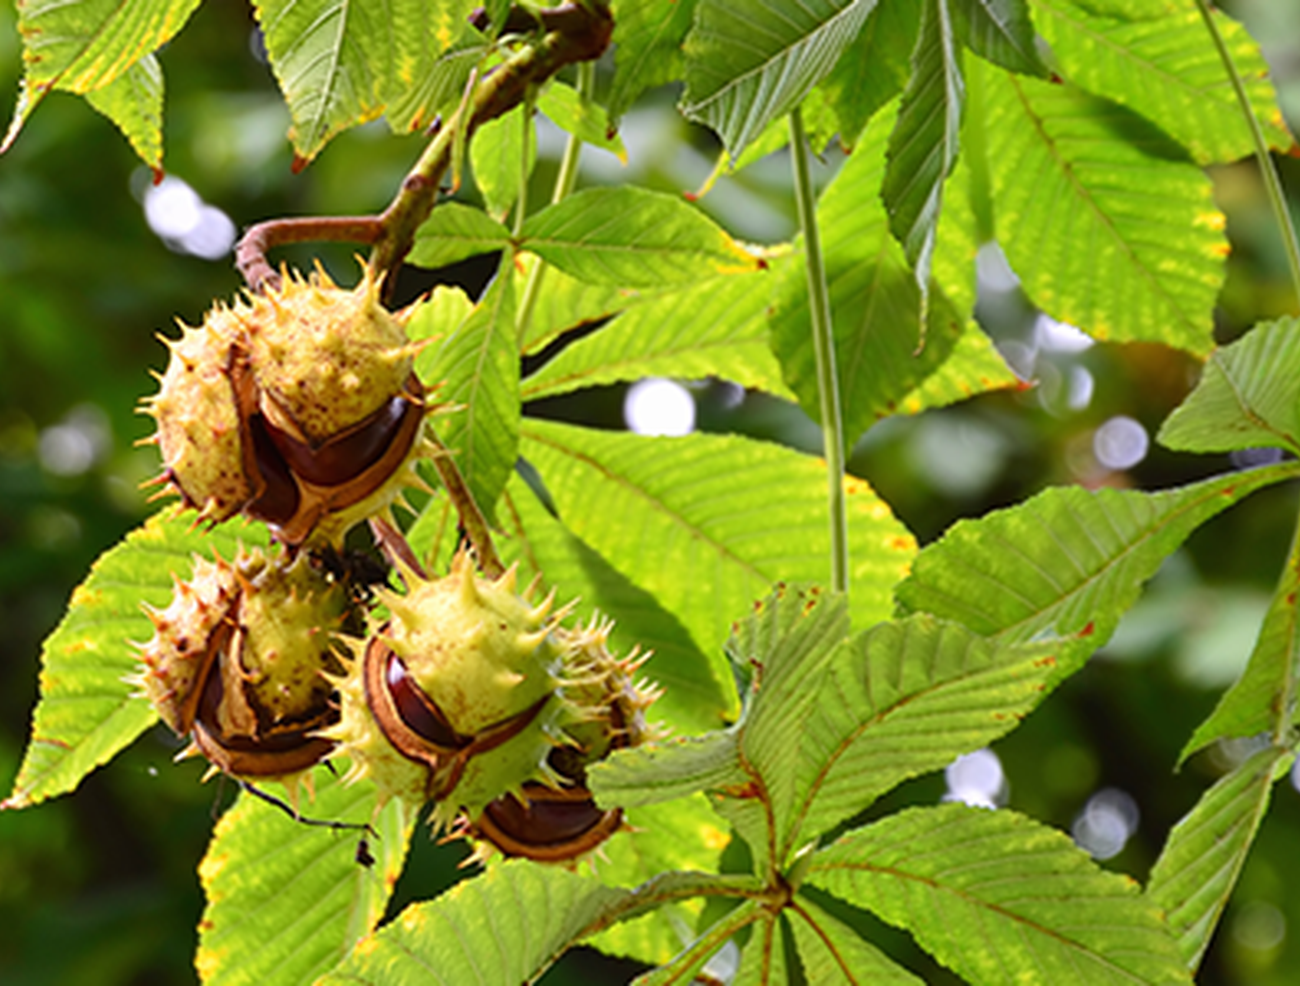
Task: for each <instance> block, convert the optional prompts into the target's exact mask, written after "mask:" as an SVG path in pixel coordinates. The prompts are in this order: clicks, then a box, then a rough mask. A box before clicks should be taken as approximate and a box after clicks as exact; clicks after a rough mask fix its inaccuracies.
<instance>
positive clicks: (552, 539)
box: [500, 475, 737, 734]
mask: <svg viewBox="0 0 1300 986" xmlns="http://www.w3.org/2000/svg"><path fill="white" fill-rule="evenodd" d="M506 497H507V499H506V502H505V504H504V505H503V508H502V510H501V511H500V517H501V521H502V524H503V526H504V527H505V529H506V531H507V532H508V533H509V535H510V537H509V538H508V539H505V540H503V541H502V543H501V545H500V548H501V551H502V556H503V558H504V559H505V560H506V561H507V562H512V561H517V562H518V563H519V564H520V567H521V576H522V581H523V582H524V583H525V584H526V583H527V582H528V581H529V580H530V579H531V578H532V577H533V576H535V575H540V576H541V577H542V580H543V586H544V587H546V588H550V587H554V588H555V589H556V590H557V592H558V596H557V599H558V602H559V603H561V604H563V603H565V602H568V601H570V600H574V599H576V600H579V601H580V602H579V608H578V614H579V615H580V616H582V617H584V618H586V619H592V618H594V617H595V616H596V615H597V614H601V615H604V616H615V617H616V618H617V619H616V622H615V624H614V629H613V631H612V632H611V634H610V647H611V649H612V650H613V651H614V652H615V653H617V654H620V655H626V654H630V653H631V652H632V651H633V649H635V648H639V649H640V650H641V652H642V653H646V652H649V653H650V654H652V655H653V656H652V657H651V658H650V660H649V661H647V662H646V664H644V665H643V666H642V668H641V671H640V672H639V675H644V676H645V677H646V678H649V679H650V680H652V681H654V682H655V683H656V684H657V685H659V686H660V687H661V688H662V689H663V690H664V694H663V696H662V697H661V698H660V699H659V700H658V701H657V702H655V704H654V705H652V706H651V707H650V708H649V709H648V710H647V717H648V718H649V720H650V721H651V722H655V723H662V724H664V725H665V726H667V727H668V728H670V729H671V730H673V731H674V732H675V733H679V734H681V733H695V732H700V731H702V730H707V729H716V728H717V727H719V726H721V725H722V724H723V723H724V722H725V721H726V720H727V719H728V718H732V717H734V716H735V714H736V711H737V700H736V695H735V686H734V685H733V683H732V681H731V678H730V677H729V676H728V677H725V678H720V677H719V676H718V669H717V668H716V667H714V666H713V664H711V663H710V662H709V660H708V659H707V658H706V657H705V656H704V655H703V654H701V653H700V650H699V648H698V647H697V646H696V645H695V642H694V641H693V640H692V639H691V635H690V634H689V633H687V632H686V629H685V627H683V626H682V625H681V623H679V622H678V621H677V619H676V618H675V617H674V616H673V615H672V614H671V613H669V612H666V611H665V610H664V608H663V607H662V606H661V605H659V603H658V602H657V601H656V600H655V598H654V597H653V596H652V595H650V594H649V593H647V592H646V591H645V590H644V589H640V588H638V587H637V586H636V585H634V584H633V583H632V582H630V581H629V580H628V579H627V577H626V576H625V575H623V574H622V573H620V572H619V571H618V570H617V569H616V568H614V567H613V566H612V565H611V564H610V563H609V562H608V561H606V560H605V559H604V558H602V557H601V556H600V555H599V554H597V553H596V552H595V551H593V550H592V549H591V548H590V547H588V546H587V545H586V544H584V543H583V542H582V541H581V540H579V539H578V538H577V537H575V536H574V535H573V534H571V533H570V532H569V531H568V530H566V529H565V527H564V526H563V525H562V524H560V523H559V522H558V521H557V520H556V519H555V518H554V517H552V516H551V515H550V514H549V513H547V512H546V510H545V508H544V507H543V506H542V505H541V503H539V502H538V500H537V497H536V496H535V495H534V494H533V492H532V491H531V490H529V489H528V487H527V485H526V484H525V483H524V482H523V481H522V480H520V479H519V477H518V476H517V475H516V476H512V477H511V479H510V482H509V484H508V485H507V487H506Z"/></svg>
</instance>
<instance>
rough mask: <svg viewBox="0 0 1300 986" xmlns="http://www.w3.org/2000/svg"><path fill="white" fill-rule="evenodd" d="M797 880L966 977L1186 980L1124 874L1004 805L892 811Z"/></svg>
mask: <svg viewBox="0 0 1300 986" xmlns="http://www.w3.org/2000/svg"><path fill="white" fill-rule="evenodd" d="M975 853H978V862H976V857H975ZM807 880H808V882H809V883H810V884H812V885H813V886H816V887H820V888H821V889H823V890H826V891H829V892H830V893H832V894H835V895H836V896H837V897H840V898H842V899H844V900H846V901H848V902H850V903H852V904H856V905H857V906H859V907H864V908H866V909H868V910H870V911H873V912H874V913H876V914H877V915H879V916H880V917H881V918H882V919H884V920H885V921H886V922H888V923H889V924H892V925H895V926H897V927H901V928H906V929H907V930H908V931H910V932H911V933H912V935H913V936H914V937H915V938H916V939H917V941H918V942H919V943H920V944H921V946H922V947H923V948H925V950H926V951H928V952H930V953H931V954H932V955H933V956H934V957H935V958H937V959H938V960H939V961H940V962H942V963H943V964H944V965H946V966H948V967H949V968H951V969H952V970H954V971H955V972H956V973H957V974H958V975H960V976H962V977H963V978H965V979H966V980H968V981H969V982H974V983H983V984H995V983H1008V984H1011V983H1027V982H1034V983H1052V984H1053V986H1068V984H1076V983H1077V984H1079V986H1096V984H1099V983H1129V984H1131V983H1151V984H1157V983H1159V984H1170V983H1190V982H1191V977H1190V975H1189V973H1188V971H1187V969H1186V968H1185V967H1184V966H1183V963H1182V960H1181V957H1180V956H1179V953H1178V948H1177V945H1176V944H1175V942H1174V939H1173V937H1172V936H1171V935H1170V934H1169V931H1168V930H1167V929H1166V927H1165V925H1164V922H1163V920H1162V918H1161V914H1160V911H1159V910H1158V909H1157V908H1156V907H1155V905H1154V904H1152V903H1151V902H1150V901H1148V900H1147V899H1146V898H1145V897H1143V895H1142V894H1141V892H1140V888H1139V887H1138V885H1137V884H1136V883H1135V882H1134V881H1133V880H1131V879H1130V878H1128V877H1126V876H1122V875H1120V874H1115V873H1108V872H1106V871H1105V870H1102V869H1101V868H1100V867H1098V866H1097V865H1096V864H1094V863H1093V862H1092V860H1091V859H1089V858H1088V856H1087V855H1086V854H1085V853H1084V852H1083V851H1082V850H1080V849H1078V848H1077V847H1076V846H1075V845H1074V844H1073V843H1072V842H1071V841H1070V839H1069V838H1068V837H1066V836H1065V835H1063V834H1061V833H1060V832H1057V831H1055V830H1053V829H1049V828H1046V827H1044V826H1042V825H1039V824H1038V823H1036V822H1033V821H1031V820H1030V819H1028V818H1026V817H1024V816H1022V815H1017V814H1015V813H1014V812H1011V811H1006V810H1002V811H986V810H983V809H974V808H967V807H966V806H965V805H944V806H940V807H937V808H914V809H911V810H908V811H903V812H899V813H898V814H896V815H891V816H890V817H888V818H885V819H883V820H882V821H879V822H876V823H874V824H872V825H868V826H866V827H865V828H862V829H858V830H856V831H854V832H851V833H850V834H848V835H846V836H844V837H843V838H841V839H840V840H839V841H837V842H836V843H835V844H834V845H832V846H830V847H828V848H827V849H824V850H822V851H821V852H818V853H817V854H816V855H815V857H814V860H813V863H812V866H811V868H810V870H809V872H808V877H807ZM972 943H978V944H977V946H976V947H972Z"/></svg>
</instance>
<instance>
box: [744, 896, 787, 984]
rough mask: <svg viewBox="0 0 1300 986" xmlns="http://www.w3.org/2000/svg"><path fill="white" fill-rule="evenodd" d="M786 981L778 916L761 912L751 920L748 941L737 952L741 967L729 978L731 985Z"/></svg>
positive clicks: (783, 947) (782, 939) (768, 912)
mask: <svg viewBox="0 0 1300 986" xmlns="http://www.w3.org/2000/svg"><path fill="white" fill-rule="evenodd" d="M789 981H790V976H789V974H788V973H787V972H786V959H785V938H784V937H783V936H782V933H781V924H780V915H779V914H777V913H774V912H772V911H767V912H763V913H762V914H761V916H760V917H759V919H758V920H757V921H755V922H754V923H753V930H752V931H751V932H750V935H749V941H748V943H747V944H746V945H745V948H744V950H743V951H742V952H741V953H740V968H738V969H737V970H736V976H735V978H734V979H732V980H731V984H732V986H785V984H786V983H788V982H789Z"/></svg>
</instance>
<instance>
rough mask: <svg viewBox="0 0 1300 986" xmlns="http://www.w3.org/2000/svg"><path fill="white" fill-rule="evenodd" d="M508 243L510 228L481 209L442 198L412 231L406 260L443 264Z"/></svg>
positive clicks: (425, 264) (440, 265) (503, 247)
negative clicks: (413, 239) (413, 235)
mask: <svg viewBox="0 0 1300 986" xmlns="http://www.w3.org/2000/svg"><path fill="white" fill-rule="evenodd" d="M509 245H510V230H508V229H506V228H505V226H503V225H501V223H499V222H497V221H496V220H495V219H493V218H492V217H491V216H489V215H488V214H487V213H486V212H484V211H483V210H482V209H475V208H473V207H472V206H468V205H462V204H461V203H459V202H444V203H442V204H441V205H439V206H438V207H437V208H436V209H434V210H433V212H431V213H430V214H429V218H428V219H426V220H425V222H424V224H423V225H421V226H420V228H419V229H417V230H416V231H415V244H414V245H413V246H412V247H411V252H410V254H409V255H408V256H407V258H406V260H407V262H408V263H412V264H416V265H417V266H420V267H444V266H446V265H447V264H454V263H456V262H457V261H458V260H465V259H466V258H468V257H476V256H478V255H480V254H484V253H491V252H492V251H494V250H504V249H505V248H506V247H507V246H509Z"/></svg>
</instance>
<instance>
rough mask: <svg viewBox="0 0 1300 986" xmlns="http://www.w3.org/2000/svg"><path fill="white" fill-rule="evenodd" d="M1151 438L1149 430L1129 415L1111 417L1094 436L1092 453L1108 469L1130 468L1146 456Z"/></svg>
mask: <svg viewBox="0 0 1300 986" xmlns="http://www.w3.org/2000/svg"><path fill="white" fill-rule="evenodd" d="M1150 447H1151V439H1150V437H1149V436H1148V435H1147V430H1146V429H1145V428H1143V427H1142V425H1140V424H1139V423H1138V422H1137V421H1135V420H1133V419H1132V418H1130V417H1128V416H1127V415H1123V414H1118V415H1116V416H1115V417H1113V418H1111V419H1110V420H1109V421H1107V422H1106V423H1105V424H1103V425H1102V426H1101V427H1100V428H1098V429H1097V431H1096V432H1095V433H1094V434H1093V436H1092V454H1093V455H1095V456H1096V457H1097V461H1098V462H1100V463H1101V464H1102V465H1103V466H1105V467H1106V468H1107V469H1129V468H1131V467H1133V466H1136V465H1137V464H1138V463H1139V462H1141V461H1142V460H1143V459H1145V458H1146V455H1147V449H1148V448H1150Z"/></svg>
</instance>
